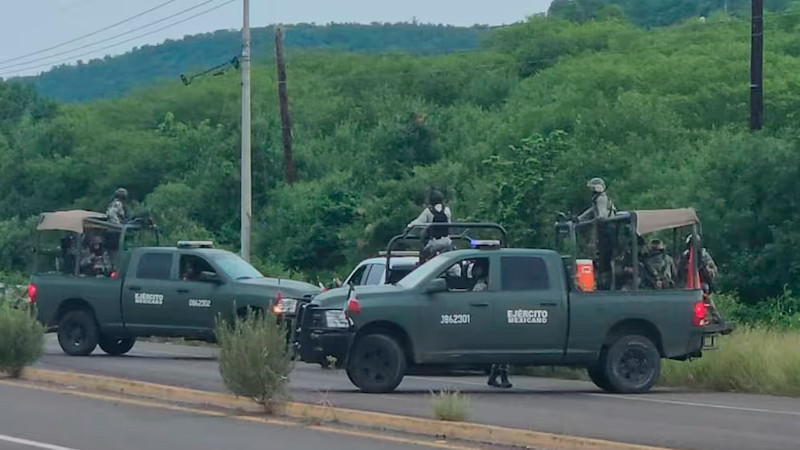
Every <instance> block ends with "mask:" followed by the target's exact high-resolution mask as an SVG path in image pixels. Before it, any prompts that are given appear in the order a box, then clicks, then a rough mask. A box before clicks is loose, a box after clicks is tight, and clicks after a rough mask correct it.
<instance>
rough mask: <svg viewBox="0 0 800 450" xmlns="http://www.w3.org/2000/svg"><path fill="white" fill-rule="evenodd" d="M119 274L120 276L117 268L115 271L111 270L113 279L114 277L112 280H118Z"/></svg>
mask: <svg viewBox="0 0 800 450" xmlns="http://www.w3.org/2000/svg"><path fill="white" fill-rule="evenodd" d="M118 276H119V274H118V273H117V271H116V270H115V271H113V272H111V279H112V280H116V279H117V277H118Z"/></svg>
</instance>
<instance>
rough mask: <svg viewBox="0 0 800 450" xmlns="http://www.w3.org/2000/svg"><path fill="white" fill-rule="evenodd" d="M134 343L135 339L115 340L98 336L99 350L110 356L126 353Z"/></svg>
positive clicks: (114, 338) (115, 338)
mask: <svg viewBox="0 0 800 450" xmlns="http://www.w3.org/2000/svg"><path fill="white" fill-rule="evenodd" d="M135 343H136V338H133V337H130V338H117V337H111V336H100V348H101V349H103V351H104V352H106V353H108V354H109V355H112V356H119V355H124V354H125V353H128V352H129V351H130V350H131V349H132V348H133V344H135Z"/></svg>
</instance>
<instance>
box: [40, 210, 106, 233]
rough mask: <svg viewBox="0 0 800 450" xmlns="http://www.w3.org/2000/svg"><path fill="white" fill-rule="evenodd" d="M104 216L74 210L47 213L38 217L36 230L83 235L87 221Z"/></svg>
mask: <svg viewBox="0 0 800 450" xmlns="http://www.w3.org/2000/svg"><path fill="white" fill-rule="evenodd" d="M105 218H106V215H105V214H101V213H98V212H94V211H85V210H82V209H75V210H70V211H55V212H47V213H42V214H40V215H39V223H38V224H37V225H36V229H37V230H56V231H72V232H73V233H78V234H80V233H83V230H84V225H85V222H86V220H87V219H105Z"/></svg>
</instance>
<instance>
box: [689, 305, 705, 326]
mask: <svg viewBox="0 0 800 450" xmlns="http://www.w3.org/2000/svg"><path fill="white" fill-rule="evenodd" d="M706 312H707V311H706V302H704V301H703V300H700V301H698V302H697V303H695V304H694V316H693V317H692V325H694V326H696V327H703V326H706V325H708V320H707V319H706Z"/></svg>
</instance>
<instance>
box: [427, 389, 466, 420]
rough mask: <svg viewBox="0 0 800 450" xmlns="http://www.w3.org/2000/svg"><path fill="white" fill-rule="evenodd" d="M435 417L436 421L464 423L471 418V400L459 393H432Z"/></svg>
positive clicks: (448, 391)
mask: <svg viewBox="0 0 800 450" xmlns="http://www.w3.org/2000/svg"><path fill="white" fill-rule="evenodd" d="M431 396H432V397H433V399H432V402H431V403H432V406H433V417H434V418H435V419H436V420H444V421H449V422H463V421H465V420H468V419H469V417H470V399H469V397H466V396H465V395H463V394H461V393H460V392H458V391H450V390H444V391H439V393H438V394H436V393H431Z"/></svg>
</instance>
